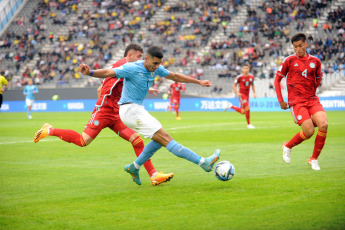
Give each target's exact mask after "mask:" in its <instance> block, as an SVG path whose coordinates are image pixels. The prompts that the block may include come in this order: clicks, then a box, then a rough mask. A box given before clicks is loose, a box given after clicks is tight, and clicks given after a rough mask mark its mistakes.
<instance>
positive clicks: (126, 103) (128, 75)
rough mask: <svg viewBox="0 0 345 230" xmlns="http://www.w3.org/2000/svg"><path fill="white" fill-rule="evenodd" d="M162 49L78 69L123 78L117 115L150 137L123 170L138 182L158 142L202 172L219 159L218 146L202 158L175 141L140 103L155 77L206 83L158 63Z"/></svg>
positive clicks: (159, 145) (154, 48)
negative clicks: (131, 60)
mask: <svg viewBox="0 0 345 230" xmlns="http://www.w3.org/2000/svg"><path fill="white" fill-rule="evenodd" d="M162 59H163V51H162V49H161V48H159V47H157V46H152V47H150V48H149V49H148V50H147V55H146V56H145V60H141V61H137V62H134V63H127V64H125V65H122V66H120V67H117V68H114V69H99V70H91V69H90V67H89V66H87V65H86V64H81V65H80V66H79V71H80V72H81V73H82V74H84V75H90V76H93V77H96V78H106V77H116V78H124V85H123V90H122V95H121V99H120V101H119V104H120V118H121V120H122V122H123V123H124V124H125V125H127V126H128V127H129V128H131V129H133V130H135V131H136V132H138V133H140V134H142V135H143V136H144V137H148V138H150V139H151V140H152V141H151V142H150V143H148V144H147V145H146V146H145V148H144V150H143V152H142V153H141V154H140V156H139V157H138V158H137V159H136V160H135V161H134V162H133V163H132V164H128V165H126V166H125V171H126V172H128V173H130V174H131V175H132V178H133V181H134V182H135V183H137V184H138V185H141V180H140V177H139V169H140V167H141V165H142V164H144V163H145V162H146V161H147V160H148V159H150V158H151V157H152V156H153V154H154V153H155V152H156V151H157V150H159V149H160V148H161V147H162V146H164V147H166V148H167V150H168V151H170V152H172V153H173V154H175V155H176V156H178V157H181V158H184V159H186V160H189V161H191V162H193V163H194V164H197V165H199V166H201V168H203V169H204V170H205V171H206V172H210V171H211V170H212V168H213V165H214V163H215V162H216V161H217V160H218V159H219V155H220V150H219V149H217V150H216V151H215V152H214V153H213V154H212V155H211V156H210V157H207V158H203V157H201V156H199V155H197V154H196V153H195V152H193V151H191V150H190V149H188V148H186V147H184V146H183V145H181V144H179V143H177V142H176V141H175V140H174V139H173V138H172V137H171V136H170V135H169V134H168V133H167V132H166V131H165V130H164V129H163V127H162V125H161V124H160V122H159V121H158V120H157V119H156V118H154V117H153V116H151V115H150V114H149V113H148V112H147V111H146V110H145V108H144V106H143V105H142V103H143V100H144V99H145V97H146V94H147V92H148V89H149V88H150V86H151V85H152V82H153V80H154V79H155V77H157V76H158V77H165V78H167V79H170V80H173V81H176V82H184V83H194V84H199V85H201V86H203V87H210V86H211V83H210V82H209V80H204V81H200V80H197V79H194V78H191V77H188V76H186V75H184V74H180V73H173V72H170V71H168V70H167V69H165V68H164V67H163V66H162V65H160V64H161V63H162Z"/></svg>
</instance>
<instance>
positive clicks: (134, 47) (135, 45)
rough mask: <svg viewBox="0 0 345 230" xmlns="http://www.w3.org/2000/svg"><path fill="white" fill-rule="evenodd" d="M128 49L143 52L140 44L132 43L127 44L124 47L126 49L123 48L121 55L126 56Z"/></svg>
mask: <svg viewBox="0 0 345 230" xmlns="http://www.w3.org/2000/svg"><path fill="white" fill-rule="evenodd" d="M130 50H135V51H140V52H142V53H144V50H143V48H141V46H139V45H137V44H134V43H132V44H129V45H128V46H127V47H126V50H125V53H124V55H123V56H124V57H127V55H128V52H129V51H130Z"/></svg>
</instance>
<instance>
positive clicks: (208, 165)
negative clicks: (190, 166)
mask: <svg viewBox="0 0 345 230" xmlns="http://www.w3.org/2000/svg"><path fill="white" fill-rule="evenodd" d="M219 156H220V150H219V149H217V150H216V151H215V152H214V153H213V154H212V155H211V156H209V157H207V158H205V161H204V163H202V164H201V165H200V167H201V168H203V169H204V170H205V171H206V172H210V171H212V168H213V165H214V163H216V161H217V160H218V159H219Z"/></svg>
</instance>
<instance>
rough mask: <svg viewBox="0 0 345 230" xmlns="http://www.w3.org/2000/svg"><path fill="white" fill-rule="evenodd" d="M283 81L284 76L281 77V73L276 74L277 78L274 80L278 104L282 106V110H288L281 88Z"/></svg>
mask: <svg viewBox="0 0 345 230" xmlns="http://www.w3.org/2000/svg"><path fill="white" fill-rule="evenodd" d="M282 79H283V76H282V75H280V74H279V73H276V77H275V79H274V88H275V90H276V94H277V98H278V102H279V104H280V108H282V109H288V106H287V103H286V102H285V101H284V99H283V95H282V89H281V86H280V82H281V80H282Z"/></svg>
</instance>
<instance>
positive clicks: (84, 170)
mask: <svg viewBox="0 0 345 230" xmlns="http://www.w3.org/2000/svg"><path fill="white" fill-rule="evenodd" d="M152 114H153V115H154V116H155V117H156V118H157V119H158V120H159V121H161V123H162V124H163V127H164V128H165V129H166V130H167V132H168V133H170V135H171V136H172V137H173V138H174V139H175V140H177V141H178V142H179V143H181V144H183V145H184V146H186V147H188V148H190V149H192V150H193V151H195V152H196V153H198V154H199V155H201V156H204V157H207V156H209V155H210V154H211V153H213V151H214V150H215V149H217V148H219V149H221V151H222V153H221V157H220V160H228V161H231V162H232V163H233V164H234V166H235V168H236V174H235V176H234V178H233V179H232V180H231V181H228V182H221V181H218V180H217V179H216V178H215V176H214V173H213V172H210V173H205V172H204V171H203V170H202V169H201V168H199V167H198V166H196V165H194V164H192V163H190V162H188V161H186V160H184V159H181V158H177V157H176V156H174V155H173V154H171V153H169V152H168V151H167V150H166V149H161V150H160V151H159V152H157V153H156V154H155V155H154V157H153V158H152V161H153V164H154V165H155V167H156V169H157V170H158V171H164V172H174V173H175V177H174V178H173V179H172V180H171V181H170V182H168V183H164V184H161V185H159V186H152V185H151V183H150V181H149V177H148V175H147V173H146V171H145V169H144V168H142V169H141V174H140V175H141V179H142V182H143V184H142V185H141V186H138V185H136V184H135V183H134V182H132V179H131V177H130V175H129V174H127V173H125V172H124V166H125V165H126V164H128V163H131V162H133V161H134V160H135V155H134V152H133V150H132V147H131V145H130V144H129V143H127V142H126V141H124V140H122V139H120V138H119V137H117V136H116V135H114V133H112V132H111V131H110V130H108V129H107V130H103V131H102V132H101V134H100V135H99V136H98V137H97V138H96V140H94V142H93V143H91V145H89V146H87V147H85V148H81V147H78V146H75V145H73V144H69V143H66V142H64V141H61V140H60V139H58V138H57V137H48V138H45V139H43V140H42V141H40V142H39V143H37V144H35V143H33V136H34V133H35V132H36V130H38V129H39V128H40V127H41V126H42V125H43V124H44V123H45V122H49V123H51V124H52V125H53V126H54V127H56V128H69V129H74V130H76V131H78V132H80V133H81V132H82V131H83V129H84V125H85V124H86V123H87V121H88V120H89V118H90V115H91V113H81V112H80V113H33V114H32V116H33V119H32V120H28V119H27V118H26V114H25V113H0V120H1V122H0V229H344V228H345V120H344V117H345V112H327V115H328V120H329V130H328V136H327V140H326V145H325V147H324V149H323V152H322V154H321V156H320V158H319V164H320V167H321V170H320V171H313V170H311V169H310V168H309V166H308V164H307V159H308V157H309V156H310V155H311V153H312V151H313V146H314V139H315V134H314V136H313V137H312V138H311V139H310V140H307V141H305V142H304V143H302V144H301V145H299V146H297V147H295V148H294V149H293V150H292V158H291V163H290V164H289V165H288V164H286V163H285V162H284V161H283V159H282V149H281V143H282V142H283V141H286V140H288V139H290V138H291V137H292V136H293V135H294V134H296V133H297V132H298V131H300V128H299V127H298V126H297V125H295V124H294V123H293V120H292V117H291V115H290V113H289V112H253V113H251V120H252V124H253V125H254V126H256V129H254V130H248V129H247V128H246V122H245V118H244V116H242V115H240V114H237V113H235V112H182V113H181V117H182V120H181V121H176V120H175V115H174V114H172V113H168V112H166V113H163V112H160V113H158V112H157V113H152ZM148 141H149V140H148V139H145V143H148Z"/></svg>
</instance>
